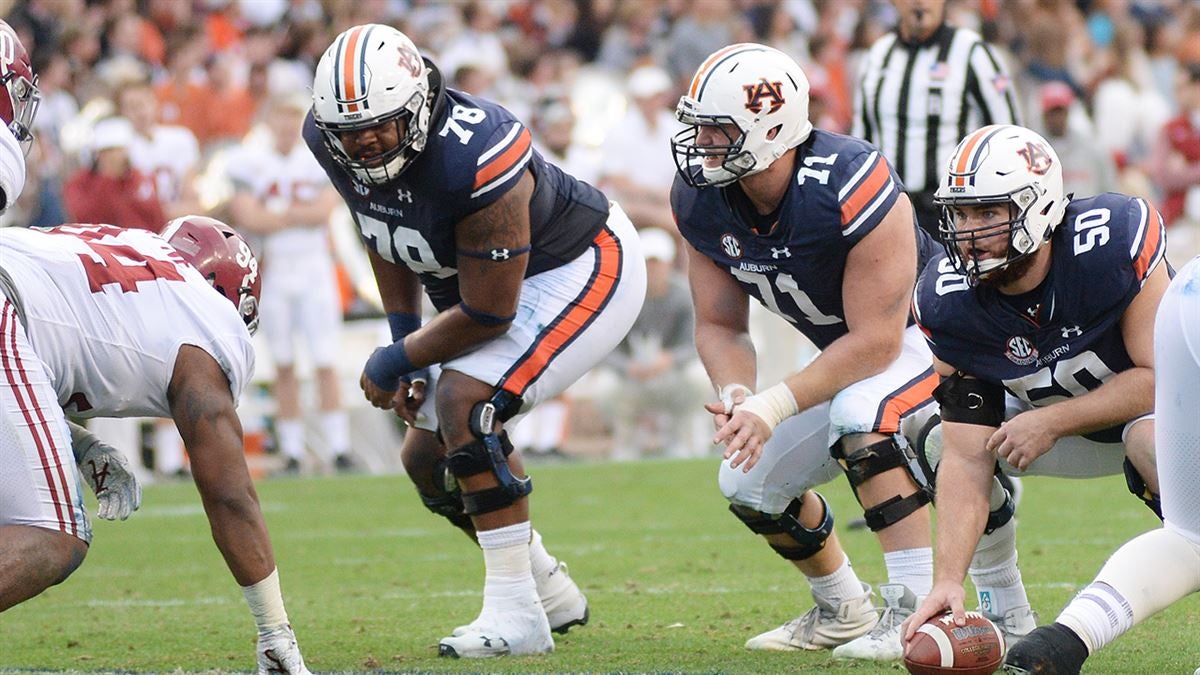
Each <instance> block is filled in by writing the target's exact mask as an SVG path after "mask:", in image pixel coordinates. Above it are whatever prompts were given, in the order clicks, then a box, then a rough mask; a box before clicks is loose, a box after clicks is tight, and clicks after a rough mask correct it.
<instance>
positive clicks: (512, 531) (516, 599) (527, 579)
mask: <svg viewBox="0 0 1200 675" xmlns="http://www.w3.org/2000/svg"><path fill="white" fill-rule="evenodd" d="M531 530H532V528H531V527H530V525H529V521H525V522H523V523H517V524H516V525H508V526H506V527H501V528H497V529H495V530H485V531H482V532H477V536H478V537H479V547H480V548H482V549H483V563H484V566H485V567H486V568H487V576H486V578H485V580H484V584H483V610H484V612H485V613H486V612H487V611H488V609H489V608H491V609H494V610H501V611H503V610H504V609H510V608H512V607H513V606H514V605H521V604H524V603H525V602H528V600H529V599H530V598H533V599H534V600H535V601H536V599H537V588H536V586H535V585H534V583H533V572H532V570H531V568H530V563H529V537H530V532H531Z"/></svg>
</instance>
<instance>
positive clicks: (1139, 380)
mask: <svg viewBox="0 0 1200 675" xmlns="http://www.w3.org/2000/svg"><path fill="white" fill-rule="evenodd" d="M1050 410H1053V411H1054V413H1055V414H1054V415H1050V416H1047V417H1048V418H1050V419H1052V420H1053V421H1054V425H1055V429H1054V431H1055V434H1056V435H1057V436H1058V437H1059V438H1062V437H1064V436H1078V435H1080V434H1087V433H1091V432H1093V431H1100V430H1101V429H1108V428H1110V427H1114V426H1117V425H1120V424H1124V423H1126V422H1129V421H1130V420H1132V419H1134V418H1137V417H1140V416H1142V415H1146V414H1148V413H1151V412H1153V411H1154V370H1153V369H1152V368H1144V367H1134V368H1130V369H1129V370H1126V371H1122V372H1120V373H1117V374H1116V375H1114V376H1113V377H1112V378H1110V379H1109V380H1108V381H1107V382H1105V383H1104V384H1102V385H1100V387H1099V388H1097V389H1095V390H1093V391H1090V392H1088V393H1086V394H1084V395H1083V396H1076V397H1074V398H1069V399H1067V400H1065V401H1060V402H1058V403H1055V404H1053V405H1051V406H1048V407H1047V411H1050Z"/></svg>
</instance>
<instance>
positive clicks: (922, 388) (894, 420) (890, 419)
mask: <svg viewBox="0 0 1200 675" xmlns="http://www.w3.org/2000/svg"><path fill="white" fill-rule="evenodd" d="M940 381H941V378H939V377H938V374H937V373H935V372H932V368H931V369H930V371H929V372H928V374H927V375H925V376H923V377H921V378H919V379H917V380H916V381H915V382H910V383H909V384H907V385H905V386H904V387H902V388H900V389H899V390H898V391H896V393H894V394H892V395H891V396H889V397H887V398H886V399H884V402H883V404H882V405H881V406H880V411H879V415H877V416H876V418H875V421H876V423H875V427H876V431H878V432H879V433H881V434H894V433H896V432H897V431H899V430H900V418H902V417H904V416H905V415H907V414H908V413H909V412H910V411H912V410H914V409H916V408H918V407H920V406H921V404H922V403H924V402H926V401H928V400H929V399H931V398H933V390H934V389H937V386H938V383H939V382H940Z"/></svg>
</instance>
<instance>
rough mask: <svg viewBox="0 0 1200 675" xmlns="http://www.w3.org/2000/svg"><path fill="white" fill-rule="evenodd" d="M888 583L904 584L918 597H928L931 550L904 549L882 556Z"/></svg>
mask: <svg viewBox="0 0 1200 675" xmlns="http://www.w3.org/2000/svg"><path fill="white" fill-rule="evenodd" d="M883 564H884V565H885V566H886V567H887V574H888V582H889V583H893V584H904V585H905V586H907V587H908V590H910V591H912V592H913V593H915V594H916V595H917V596H918V597H924V596H926V595H929V591H930V590H931V589H932V588H933V548H932V547H930V546H926V547H925V548H906V549H902V550H899V551H889V552H887V553H884V554H883Z"/></svg>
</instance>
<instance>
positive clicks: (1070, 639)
mask: <svg viewBox="0 0 1200 675" xmlns="http://www.w3.org/2000/svg"><path fill="white" fill-rule="evenodd" d="M1087 657H1088V651H1087V646H1086V645H1084V644H1083V640H1080V639H1079V636H1077V635H1075V633H1074V632H1073V631H1072V630H1071V629H1070V628H1067V627H1066V626H1064V625H1062V624H1061V623H1052V624H1050V625H1048V626H1039V627H1038V628H1035V629H1034V630H1033V632H1031V633H1030V634H1029V635H1026V636H1025V638H1024V639H1022V640H1021V641H1020V642H1018V643H1017V644H1015V645H1013V647H1012V649H1009V650H1008V655H1007V656H1006V657H1005V658H1004V672H1005V673H1008V674H1009V675H1034V674H1036V675H1079V671H1080V669H1082V668H1083V662H1084V661H1086V660H1087Z"/></svg>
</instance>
